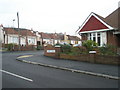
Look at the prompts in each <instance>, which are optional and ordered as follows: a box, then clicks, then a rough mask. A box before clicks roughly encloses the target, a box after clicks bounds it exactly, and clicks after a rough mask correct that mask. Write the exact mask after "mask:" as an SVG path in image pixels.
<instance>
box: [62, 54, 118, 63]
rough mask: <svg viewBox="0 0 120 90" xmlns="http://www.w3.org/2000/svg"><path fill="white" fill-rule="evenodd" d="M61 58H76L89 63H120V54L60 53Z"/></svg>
mask: <svg viewBox="0 0 120 90" xmlns="http://www.w3.org/2000/svg"><path fill="white" fill-rule="evenodd" d="M60 58H61V59H69V60H77V61H84V62H91V63H101V64H112V65H118V64H119V65H120V56H104V55H95V54H93V55H92V54H83V55H77V56H73V55H67V54H60Z"/></svg>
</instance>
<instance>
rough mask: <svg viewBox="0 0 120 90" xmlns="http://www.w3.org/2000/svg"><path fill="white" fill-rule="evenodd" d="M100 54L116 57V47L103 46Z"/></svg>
mask: <svg viewBox="0 0 120 90" xmlns="http://www.w3.org/2000/svg"><path fill="white" fill-rule="evenodd" d="M99 51H100V54H102V55H116V54H117V52H116V47H115V46H113V45H103V46H102V47H100V48H99Z"/></svg>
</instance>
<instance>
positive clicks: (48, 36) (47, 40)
mask: <svg viewBox="0 0 120 90" xmlns="http://www.w3.org/2000/svg"><path fill="white" fill-rule="evenodd" d="M41 38H42V42H43V44H44V45H47V44H51V45H54V44H57V43H60V44H63V43H69V44H79V43H80V42H81V41H80V38H78V37H77V36H70V35H66V33H65V34H62V33H43V32H42V33H41Z"/></svg>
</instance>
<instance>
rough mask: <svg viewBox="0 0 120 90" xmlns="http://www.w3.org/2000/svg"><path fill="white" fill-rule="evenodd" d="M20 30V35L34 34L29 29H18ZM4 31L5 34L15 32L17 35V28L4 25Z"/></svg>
mask: <svg viewBox="0 0 120 90" xmlns="http://www.w3.org/2000/svg"><path fill="white" fill-rule="evenodd" d="M19 30H20V35H22V36H26V35H27V36H36V35H35V34H34V33H32V32H31V31H30V30H28V29H19ZM4 31H5V33H6V34H15V35H18V34H19V32H18V28H7V27H4Z"/></svg>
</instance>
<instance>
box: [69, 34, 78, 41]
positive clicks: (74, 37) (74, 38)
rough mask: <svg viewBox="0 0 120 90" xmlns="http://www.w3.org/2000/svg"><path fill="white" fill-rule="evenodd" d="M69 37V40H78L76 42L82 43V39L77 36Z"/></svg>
mask: <svg viewBox="0 0 120 90" xmlns="http://www.w3.org/2000/svg"><path fill="white" fill-rule="evenodd" d="M67 36H68V40H76V41H80V38H79V37H77V36H70V35H67Z"/></svg>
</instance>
